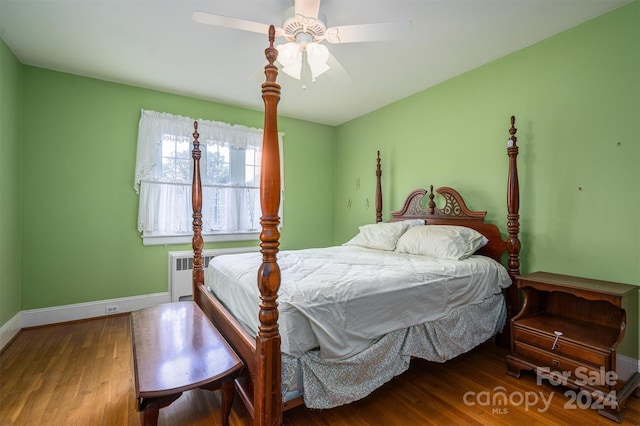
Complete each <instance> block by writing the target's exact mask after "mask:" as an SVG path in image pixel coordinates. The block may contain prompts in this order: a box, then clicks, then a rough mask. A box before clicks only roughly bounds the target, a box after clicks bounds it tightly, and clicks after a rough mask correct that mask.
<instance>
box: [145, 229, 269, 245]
mask: <svg viewBox="0 0 640 426" xmlns="http://www.w3.org/2000/svg"><path fill="white" fill-rule="evenodd" d="M192 239H193V235H142V245H143V246H166V245H170V244H191V242H192ZM202 239H203V241H204V242H205V243H214V242H225V241H257V240H259V239H260V232H258V231H256V232H236V233H233V234H222V233H220V234H206V235H202Z"/></svg>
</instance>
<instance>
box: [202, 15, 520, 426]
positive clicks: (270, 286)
mask: <svg viewBox="0 0 640 426" xmlns="http://www.w3.org/2000/svg"><path fill="white" fill-rule="evenodd" d="M274 38H275V31H274V28H273V27H271V28H270V30H269V47H268V48H267V49H266V50H265V54H266V57H267V60H268V62H269V63H268V65H266V67H265V75H266V82H265V83H264V84H263V85H262V97H263V100H264V103H265V121H264V138H263V152H262V174H261V185H260V188H261V204H262V217H261V225H262V232H261V234H260V241H261V242H260V247H261V259H259V260H258V262H257V263H256V260H255V258H254V257H252V256H253V254H247V255H237V256H239V257H233V259H232V261H231V262H227V263H225V262H224V259H223V258H225V257H226V258H231V256H220V257H219V259H220V262H218V261H217V260H215V259H214V260H215V261H212V265H210V268H211V271H210V270H209V268H208V270H207V274H206V277H205V271H204V268H203V259H202V249H203V240H202V235H201V231H202V210H201V209H202V190H201V181H200V165H199V160H200V150H199V141H198V137H199V135H198V132H197V123H196V124H195V131H194V134H193V137H194V149H193V159H194V173H193V177H194V181H193V229H194V235H193V250H194V272H193V279H194V281H193V295H194V300H195V302H196V303H197V304H198V305H199V306H200V307H201V308H202V310H203V311H204V312H205V314H206V315H207V317H208V318H209V319H210V320H211V321H212V323H213V324H214V325H215V326H216V328H217V329H218V330H219V331H220V332H221V333H222V334H223V335H224V336H225V338H226V339H227V341H228V342H229V343H230V345H231V346H232V347H233V348H234V349H235V351H236V352H237V354H238V355H239V356H240V358H241V359H242V360H243V362H244V365H245V369H244V371H243V373H242V376H241V377H240V378H239V379H237V380H236V390H237V391H238V394H239V396H240V398H241V399H242V401H243V402H244V404H245V405H246V407H247V409H248V411H249V412H250V414H251V415H252V416H253V419H254V424H280V423H281V417H282V410H283V409H288V408H291V407H294V406H297V405H300V404H306V405H307V406H310V407H312V408H328V407H331V406H336V405H341V404H344V403H348V402H350V401H352V400H355V399H359V398H362V397H364V396H366V395H367V394H368V393H370V392H371V391H372V390H373V389H375V388H376V387H378V386H380V385H382V384H383V383H384V382H386V381H388V380H389V379H390V378H391V377H393V376H395V375H397V374H400V373H401V372H402V371H405V370H406V368H408V360H409V359H410V357H413V356H419V357H423V358H425V359H430V360H436V361H445V360H447V359H450V358H452V357H454V356H457V355H458V354H459V353H462V352H466V351H468V350H470V349H471V348H472V347H474V346H476V345H477V344H480V343H482V342H483V341H486V340H487V339H488V338H490V337H492V336H493V335H495V334H496V333H497V332H499V331H500V330H502V327H503V325H506V326H507V327H508V321H507V318H511V316H512V315H513V314H514V313H516V312H517V311H518V306H517V303H518V302H517V293H516V289H515V286H510V284H511V283H512V282H513V278H514V277H515V276H516V275H518V274H519V267H520V265H519V251H520V242H519V240H518V231H519V223H518V218H519V216H518V204H519V202H518V199H519V190H518V178H517V168H516V157H517V153H518V148H517V146H516V136H515V133H516V129H515V127H514V118H513V117H512V118H511V128H510V129H509V133H510V138H509V146H508V150H507V152H508V156H509V178H508V189H507V204H508V225H507V226H508V234H509V236H508V239H507V241H504V240H503V239H502V237H501V235H500V231H499V229H498V227H497V226H496V225H493V224H488V223H485V222H484V217H485V215H486V212H478V211H471V210H470V209H469V208H468V207H467V206H466V204H465V202H464V200H463V199H462V197H461V196H460V194H459V193H458V192H457V191H456V190H454V189H452V188H448V187H442V188H439V189H437V190H436V191H435V193H434V191H433V187H431V189H430V190H429V191H426V190H417V191H414V192H412V193H411V194H409V196H408V197H407V199H406V201H405V204H404V206H403V208H402V209H401V210H399V211H397V212H393V213H392V220H391V221H390V222H386V223H383V222H382V194H381V184H380V181H381V174H382V172H381V167H380V157H379V153H378V159H377V168H376V179H377V182H376V223H377V224H372V225H366V226H364V227H361V231H360V233H359V234H358V235H357V236H356V237H354V239H352V240H351V241H349V242H347V243H345V244H344V245H342V246H339V247H332V248H327V249H309V250H300V251H296V252H281V253H280V254H279V255H278V259H279V260H280V261H281V262H282V263H283V264H282V268H283V269H282V270H281V269H280V268H281V265H279V263H278V261H277V259H276V254H277V253H278V251H279V249H278V248H279V237H280V234H279V230H278V225H279V217H278V215H277V214H278V207H279V204H280V160H279V150H278V144H277V140H278V136H277V133H278V128H277V108H276V107H277V103H278V101H279V99H280V86H279V85H278V84H277V83H276V81H275V80H276V76H277V68H276V67H275V65H274V61H275V60H276V57H277V50H276V49H275V48H274V45H273V42H274ZM436 193H437V194H439V195H440V196H441V197H442V198H443V199H444V202H445V205H444V206H443V207H442V208H439V207H437V206H436V203H435V201H434V199H435V196H436V195H435V194H436ZM423 198H425V201H428V202H427V206H426V207H423V204H424V203H423V202H422V200H423ZM433 225H440V226H433ZM372 227H373V228H372ZM381 230H384V232H383V234H384V235H383V236H382V239H383V240H384V239H386V240H389V239H391V240H392V242H391V243H390V245H389V247H386V246H385V247H382V248H380V247H377V246H376V247H371V244H370V243H371V239H370V237H371V234H370V233H371V232H374V234H375V235H379V232H381ZM433 230H438V231H442V230H446V232H447V235H445V236H444V239H445V240H447V238H449V237H451V235H449V234H448V233H449V232H454V233H456V235H455V239H456V241H458V237H459V236H460V235H462V236H463V238H464V239H465V244H466V243H467V242H469V241H471V240H473V243H472V246H473V247H472V248H471V247H467V246H465V248H464V250H463V252H460V253H456V254H453V255H451V256H453V257H447V256H449V249H448V247H445V252H447V254H446V255H444V256H443V257H440V254H437V255H434V256H436V258H437V259H436V261H435V263H436V267H437V268H439V270H442V269H447V270H448V271H451V273H452V274H453V275H447V276H446V277H440V278H439V279H440V281H446V282H447V283H449V284H447V286H445V285H443V284H442V283H441V282H440V281H438V282H435V281H434V282H433V283H432V282H431V278H429V279H425V278H424V277H425V276H428V277H433V276H435V275H438V276H440V275H439V274H440V272H438V273H435V272H432V271H431V270H428V271H427V272H425V270H422V269H419V268H423V267H425V268H429V267H431V266H425V265H423V264H424V263H425V262H434V260H433V258H431V257H430V256H431V254H429V253H430V252H428V253H427V255H426V256H422V255H424V254H425V252H423V250H430V249H431V248H432V247H427V248H425V246H424V245H423V244H422V240H420V238H422V236H423V234H424V235H426V234H425V233H428V232H433ZM376 233H378V234H376ZM460 233H461V234H460ZM391 234H393V236H392V237H390V235H391ZM440 237H442V236H440ZM376 238H378V237H377V236H376ZM386 240H385V241H386ZM380 241H381V240H377V239H376V240H375V241H374V245H376V244H378V243H379V242H380ZM447 241H448V240H447ZM383 245H384V244H383ZM436 248H437V250H442V247H441V246H438V247H436ZM416 250H417V252H416ZM476 250H477V251H476ZM504 252H507V253H508V266H507V268H504V267H502V266H501V265H499V262H500V260H501V257H502V255H503V253H504ZM327 253H329V254H327ZM438 253H440V252H439V251H438ZM474 253H476V254H477V255H472V254H474ZM234 256H236V255H234ZM258 256H260V255H258ZM318 256H320V257H319V258H318ZM323 256H325V257H323ZM354 256H355V259H356V260H355V261H353V262H351V261H347V260H345V259H347V258H350V257H354ZM369 256H376V257H369ZM318 259H319V260H318ZM332 259H333V260H335V259H341V260H344V262H343V263H345V264H346V263H349V265H346V266H345V265H341V266H340V267H338V266H337V263H336V264H332V263H331V261H332ZM429 259H430V260H429ZM402 262H409V263H402ZM213 264H216V265H215V267H214V265H213ZM238 265H239V266H238ZM300 265H305V268H306V267H309V268H310V269H304V268H303V271H302V275H295V274H294V270H296V269H299V268H300ZM309 265H312V266H309ZM324 265H331V266H330V267H329V269H335V270H337V271H339V272H338V274H339V275H340V274H342V275H345V276H347V277H348V279H347V281H348V283H347V284H342V283H340V284H335V285H333V283H332V282H329V285H330V287H331V286H332V288H334V289H336V291H335V293H340V292H343V293H349V294H351V293H353V294H354V295H355V296H353V297H352V298H348V299H335V298H334V296H335V295H334V294H330V293H329V292H327V291H326V289H324V288H320V287H319V286H316V284H317V282H315V281H313V279H314V278H313V277H315V276H319V277H321V279H319V280H318V281H327V275H326V271H325V269H326V268H325V269H322V267H323V266H324ZM354 265H355V268H354ZM374 265H378V268H379V269H377V270H375V272H374V273H373V274H371V273H369V271H370V270H372V268H373V267H374ZM379 265H383V266H384V268H382V267H380V266H379ZM496 265H497V266H496ZM343 266H344V268H348V269H344V270H343V269H340V268H342V267H343ZM236 267H238V268H241V267H244V268H245V269H244V270H242V271H240V274H243V273H244V275H247V274H246V272H247V270H249V271H256V272H257V286H256V285H255V282H256V280H255V277H256V275H255V273H253V274H251V275H252V277H253V281H252V282H253V284H252V285H249V286H246V287H245V288H244V290H238V291H240V293H245V294H248V297H249V299H248V300H249V302H240V304H241V305H242V304H243V303H244V308H242V307H241V308H240V310H242V309H244V310H245V311H248V314H247V315H245V316H243V315H242V314H241V313H240V310H237V311H232V310H231V309H230V305H232V304H233V301H234V300H235V301H237V300H238V298H239V297H240V295H239V293H233V291H236V290H237V289H234V285H233V283H232V284H231V285H229V286H227V287H226V288H230V289H232V290H230V291H231V293H229V294H228V295H227V296H224V291H226V290H224V289H223V288H222V287H219V286H218V287H217V290H214V289H213V288H212V287H215V286H217V285H218V284H219V283H218V279H219V278H220V277H221V276H223V275H225V274H226V270H224V268H228V270H232V269H234V268H236ZM246 268H249V269H246ZM251 268H254V269H251ZM314 268H315V269H314ZM459 268H460V269H459ZM223 270H224V273H221V272H220V271H223ZM396 270H398V271H407V270H410V271H414V273H413V275H412V276H410V277H407V276H402V277H400V278H398V277H397V276H396V275H393V278H388V279H387V278H385V277H386V275H385V274H387V273H389V274H391V271H396ZM415 271H419V272H418V273H415ZM458 271H462V272H458ZM478 271H484V274H485V275H486V279H482V282H479V281H478V282H476V281H474V280H475V279H476V276H480V275H482V274H480V273H479V272H478ZM448 273H449V272H448ZM216 274H217V275H216ZM314 274H319V275H314ZM350 274H351V275H350ZM394 274H395V272H394ZM365 275H374V276H376V277H377V278H380V277H382V278H380V280H379V281H380V282H376V281H375V280H373V281H372V280H371V279H369V280H368V281H360V277H363V276H365ZM416 276H420V277H421V278H420V279H419V280H417V281H416V280H415V278H416ZM463 276H464V278H463ZM306 277H311V278H309V279H307V280H306ZM389 277H391V275H389ZM283 278H284V279H283ZM332 279H333V278H332ZM336 279H337V278H336ZM385 280H386V281H385ZM214 281H215V286H214ZM281 281H282V283H283V286H282V288H281ZM329 281H331V280H329ZM237 282H238V285H236V286H235V287H237V288H240V282H241V280H240V279H238V281H237ZM396 282H401V283H402V286H400V287H403V286H404V287H406V288H409V287H411V288H412V289H413V292H409V293H406V290H403V289H399V290H398V291H397V292H393V293H392V292H391V290H389V289H391V288H393V289H394V290H393V291H395V288H396V287H398V286H397V285H396ZM450 282H451V283H455V286H454V284H450ZM354 283H355V284H354ZM292 284H293V285H292ZM348 285H351V287H348ZM425 285H427V286H437V288H439V289H440V290H439V291H431V290H430V291H429V292H427V291H425V290H424V289H423V287H420V286H425ZM343 286H344V287H343ZM358 286H360V288H365V289H366V291H362V290H360V292H357V291H356V290H357V288H356V287H358ZM292 287H294V288H292ZM338 288H340V291H337V289H338ZM344 288H347V289H348V290H343V289H344ZM309 289H312V291H311V293H312V294H313V295H314V296H313V297H311V299H321V300H322V301H325V300H326V303H324V304H322V305H321V306H320V307H318V306H317V305H309V304H308V302H309V298H307V299H304V300H303V301H300V297H301V295H302V294H304V293H305V292H307V290H309ZM387 290H389V292H387ZM432 293H442V295H444V298H445V299H447V300H445V302H446V303H444V304H443V305H442V306H443V310H442V312H440V313H436V312H435V310H437V309H436V307H439V306H440V303H441V302H442V299H435V298H434V299H433V300H431V298H432V296H431V294H432ZM376 294H378V296H380V295H382V296H381V297H378V298H374V297H375V296H376ZM425 294H428V297H427V299H429V300H426V299H425V300H424V303H431V305H428V308H425V309H416V310H415V311H412V312H414V313H415V315H414V316H412V317H411V318H408V317H409V316H411V315H409V316H407V318H406V321H405V322H402V321H400V323H399V322H398V318H397V317H398V316H403V315H398V314H396V313H394V312H393V311H390V313H389V315H387V316H388V318H385V315H383V314H384V313H385V312H386V311H387V308H388V309H391V303H389V302H388V301H389V300H403V302H402V303H406V301H407V300H410V301H415V300H417V301H419V303H423V299H421V298H420V297H423V295H425ZM503 294H504V296H503ZM417 295H420V296H417ZM433 297H435V296H433ZM385 298H386V299H388V300H386V301H385V302H384V303H382V302H381V300H385ZM505 300H506V302H505ZM258 302H259V308H258V306H257V305H258ZM252 303H255V305H256V306H253V309H246V307H247V305H250V304H252ZM381 303H382V304H381ZM385 303H388V304H385ZM279 305H280V306H279ZM328 306H338V307H339V308H338V310H337V311H330V313H329V314H327V315H325V316H330V317H336V316H338V317H342V319H343V322H342V323H340V324H338V325H331V324H328V323H320V322H319V321H320V318H319V317H322V316H323V315H322V314H319V315H318V316H317V317H316V316H314V315H315V314H316V313H318V312H325V311H326V310H327V309H328V308H327V307H328ZM358 306H360V307H362V306H364V307H365V308H367V309H369V313H367V310H366V309H364V310H362V309H361V310H358ZM375 306H377V308H376V307H375ZM402 306H404V305H402ZM425 306H426V305H425ZM371 307H374V308H373V309H371ZM403 309H404V308H403ZM422 311H423V312H422ZM231 312H234V313H233V314H232V313H231ZM252 312H253V314H252ZM300 312H302V314H300ZM403 312H404V311H403ZM356 313H357V314H356ZM352 314H353V315H352ZM350 315H351V316H350ZM367 315H373V316H374V317H375V320H374V321H371V318H369V319H367V318H366V317H367ZM299 317H304V319H303V320H302V322H295V321H297V320H299V319H300V318H299ZM354 318H355V320H354ZM363 318H365V319H364V320H363ZM304 321H307V322H306V323H305V322H304ZM354 321H355V322H356V323H357V324H358V326H356V327H355V328H351V327H349V326H348V325H349V323H350V322H354ZM403 321H404V320H403ZM372 323H375V324H373V325H374V327H373V328H371V327H369V326H370V325H371V324H372ZM458 323H461V324H462V326H460V327H457V326H455V327H454V326H452V324H458ZM474 323H476V324H474ZM281 327H282V329H283V330H285V331H284V332H283V333H282V335H281V334H280V330H281ZM304 328H308V329H309V330H311V336H312V337H311V338H307V339H306V341H305V337H304V336H302V335H297V334H296V333H297V332H298V330H300V329H304ZM248 330H249V331H248ZM322 330H325V332H324V334H323V332H322ZM343 331H344V334H345V335H347V334H348V335H349V336H346V337H345V336H343V335H342V334H341V333H342V332H343ZM456 333H457V334H456ZM505 334H506V336H507V338H508V331H507V332H506V333H505V332H503V335H505ZM353 336H356V340H355V341H353V340H349V339H350V338H351V337H353ZM432 336H436V339H435V340H450V341H452V342H454V341H455V342H456V343H452V344H453V346H455V347H453V346H440V345H439V344H436V343H434V342H433V340H434V339H433V338H432ZM447 337H448V338H447ZM347 338H349V339H347ZM358 339H359V340H358ZM474 339H477V340H476V341H474ZM302 341H305V343H304V344H303V343H301V342H302ZM467 341H468V344H467V343H465V344H464V345H460V342H467ZM354 342H355V343H354ZM465 345H466V346H465ZM316 346H317V347H319V349H317V348H315V347H316ZM281 347H282V350H281ZM359 367H360V371H358V372H357V373H356V374H354V376H353V377H348V376H349V375H348V374H347V373H348V372H352V371H354V369H355V370H357V369H358V368H359ZM362 370H364V371H362ZM371 371H374V372H375V373H373V374H372V373H370V372H371ZM368 372H369V373H368ZM336 376H338V377H339V379H338V380H337V381H336V380H335V377H336ZM342 382H344V383H347V386H346V387H347V388H348V389H332V388H334V387H336V386H337V385H339V384H340V383H342ZM303 389H304V393H303ZM327 389H329V390H327ZM290 391H291V392H290ZM344 394H347V395H346V396H345V395H344ZM283 395H284V398H283Z"/></svg>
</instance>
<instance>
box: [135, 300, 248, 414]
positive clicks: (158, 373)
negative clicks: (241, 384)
mask: <svg viewBox="0 0 640 426" xmlns="http://www.w3.org/2000/svg"><path fill="white" fill-rule="evenodd" d="M131 342H132V347H133V369H134V375H135V386H136V399H137V409H138V411H139V412H140V421H141V422H142V424H143V425H145V426H146V425H156V424H157V422H158V414H159V411H160V409H161V408H163V407H166V406H168V405H169V404H171V403H172V402H173V401H175V400H176V399H178V398H179V397H180V395H182V392H184V391H187V390H190V389H196V388H202V389H207V390H211V391H214V390H217V389H222V424H223V425H228V424H229V413H230V412H231V403H232V402H233V396H234V392H235V387H234V379H235V378H236V377H237V375H238V374H239V373H240V371H241V370H242V367H243V364H242V361H241V360H240V359H239V358H238V356H237V355H236V354H235V352H234V351H233V350H232V349H231V347H230V346H229V345H228V344H227V342H226V341H225V340H224V338H223V337H222V335H220V333H219V332H218V330H216V328H215V327H214V326H213V325H212V324H211V322H210V321H209V320H208V319H207V317H206V316H205V315H204V313H203V312H202V310H200V307H198V305H196V304H195V303H194V302H175V303H165V304H162V305H158V306H154V307H151V308H146V309H142V310H139V311H136V312H132V313H131Z"/></svg>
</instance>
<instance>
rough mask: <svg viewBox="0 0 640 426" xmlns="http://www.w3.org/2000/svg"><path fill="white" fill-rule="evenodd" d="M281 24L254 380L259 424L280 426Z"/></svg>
mask: <svg viewBox="0 0 640 426" xmlns="http://www.w3.org/2000/svg"><path fill="white" fill-rule="evenodd" d="M274 39H275V28H274V26H273V25H271V26H270V27H269V47H268V48H267V49H266V50H265V56H266V57H267V61H269V63H268V64H267V65H266V66H265V71H264V72H265V75H266V81H265V82H264V83H263V84H262V99H263V100H264V107H265V112H264V134H263V140H262V163H261V168H262V170H261V174H260V203H261V205H262V217H261V218H260V224H261V225H262V232H261V233H260V247H261V250H260V251H261V253H262V265H260V269H259V270H258V288H259V290H260V299H261V303H260V313H259V320H260V325H259V327H258V335H257V336H256V367H257V377H256V380H255V381H254V407H255V410H254V415H253V424H254V425H280V424H281V422H282V390H281V386H280V382H281V376H280V375H281V353H280V333H279V331H278V303H277V298H278V289H279V288H280V268H279V266H278V263H277V261H276V254H277V253H278V247H279V245H280V242H279V238H280V232H279V231H278V225H279V224H280V217H278V208H279V206H280V153H279V147H278V123H277V105H278V101H279V100H280V85H279V84H278V83H276V77H277V75H278V69H277V68H276V66H275V65H274V64H273V63H274V62H275V60H276V59H277V57H278V51H277V50H276V48H275V47H274V46H273V42H274Z"/></svg>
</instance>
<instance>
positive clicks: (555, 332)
mask: <svg viewBox="0 0 640 426" xmlns="http://www.w3.org/2000/svg"><path fill="white" fill-rule="evenodd" d="M553 334H555V335H556V340H554V341H553V345H551V350H555V349H558V348H559V347H560V345H558V339H559V338H560V336H562V331H554V332H553Z"/></svg>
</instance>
